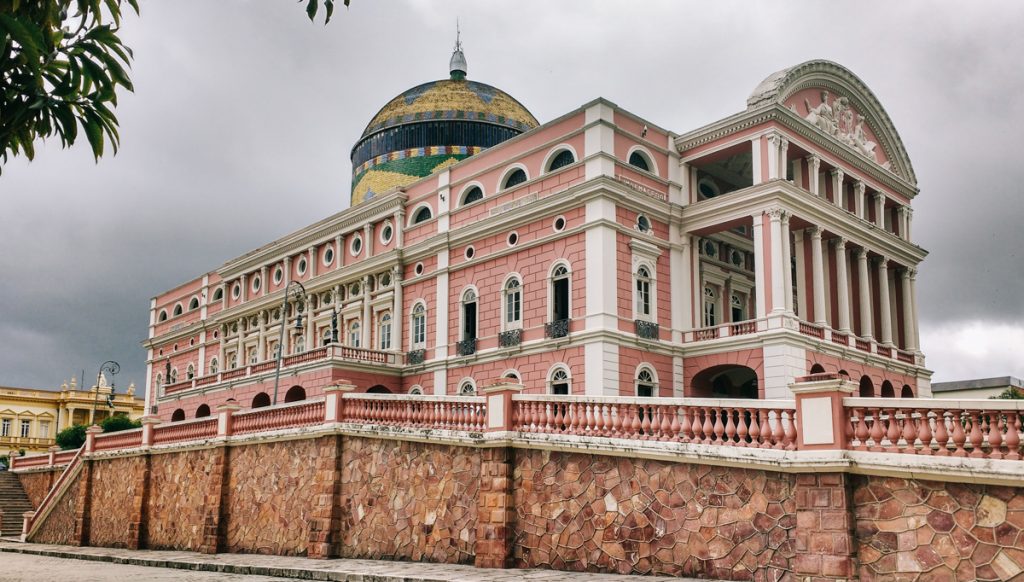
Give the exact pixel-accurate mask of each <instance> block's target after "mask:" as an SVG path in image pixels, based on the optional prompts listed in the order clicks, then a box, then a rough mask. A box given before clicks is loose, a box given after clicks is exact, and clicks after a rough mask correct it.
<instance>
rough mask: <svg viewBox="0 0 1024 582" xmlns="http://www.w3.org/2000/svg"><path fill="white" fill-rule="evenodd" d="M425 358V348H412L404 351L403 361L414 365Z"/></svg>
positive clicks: (420, 362)
mask: <svg viewBox="0 0 1024 582" xmlns="http://www.w3.org/2000/svg"><path fill="white" fill-rule="evenodd" d="M426 359H427V350H412V351H409V352H406V353H405V363H407V364H409V365H411V366H415V365H417V364H422V363H423V361H424V360H426Z"/></svg>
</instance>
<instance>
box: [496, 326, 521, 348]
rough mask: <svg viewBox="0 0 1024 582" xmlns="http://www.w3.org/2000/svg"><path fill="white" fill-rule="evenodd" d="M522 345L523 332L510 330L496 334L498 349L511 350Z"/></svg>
mask: <svg viewBox="0 0 1024 582" xmlns="http://www.w3.org/2000/svg"><path fill="white" fill-rule="evenodd" d="M521 343H523V330H521V329H510V330H508V331H503V332H501V333H499V334H498V347H501V348H511V347H515V346H518V345H519V344H521Z"/></svg>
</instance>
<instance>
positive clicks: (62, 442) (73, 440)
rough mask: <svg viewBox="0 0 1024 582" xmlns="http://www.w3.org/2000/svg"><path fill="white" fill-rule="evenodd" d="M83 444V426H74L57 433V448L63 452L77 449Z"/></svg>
mask: <svg viewBox="0 0 1024 582" xmlns="http://www.w3.org/2000/svg"><path fill="white" fill-rule="evenodd" d="M84 444H85V425H84V424H76V425H73V426H69V427H67V428H66V429H64V430H62V431H60V432H59V433H57V446H58V447H60V448H61V449H63V450H65V451H66V450H69V449H77V448H80V447H81V446H82V445H84Z"/></svg>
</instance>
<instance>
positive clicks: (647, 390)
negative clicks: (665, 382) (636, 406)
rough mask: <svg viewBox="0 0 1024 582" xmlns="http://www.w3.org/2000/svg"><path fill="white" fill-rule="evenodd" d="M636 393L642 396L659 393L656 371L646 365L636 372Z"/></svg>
mask: <svg viewBox="0 0 1024 582" xmlns="http://www.w3.org/2000/svg"><path fill="white" fill-rule="evenodd" d="M636 395H637V396H640V397H642V398H650V397H652V396H657V395H658V383H657V381H656V380H655V377H654V371H653V370H651V369H650V368H648V367H646V366H644V367H641V368H640V369H639V371H637V374H636Z"/></svg>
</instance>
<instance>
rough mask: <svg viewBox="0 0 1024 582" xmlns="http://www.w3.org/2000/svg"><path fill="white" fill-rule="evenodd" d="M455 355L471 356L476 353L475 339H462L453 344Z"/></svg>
mask: <svg viewBox="0 0 1024 582" xmlns="http://www.w3.org/2000/svg"><path fill="white" fill-rule="evenodd" d="M455 353H456V354H458V355H460V356H472V355H473V354H475V353H476V338H475V337H471V338H468V339H464V340H462V341H460V342H457V343H456V344H455Z"/></svg>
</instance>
